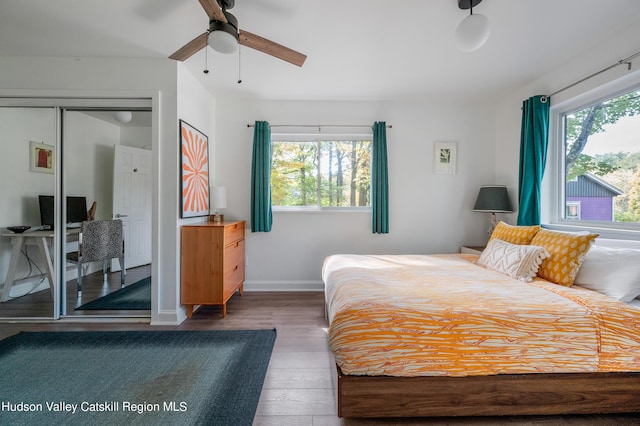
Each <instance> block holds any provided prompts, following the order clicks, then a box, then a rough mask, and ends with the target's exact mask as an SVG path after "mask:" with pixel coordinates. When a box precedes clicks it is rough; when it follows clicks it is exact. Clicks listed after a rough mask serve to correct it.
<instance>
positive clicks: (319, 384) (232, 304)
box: [0, 292, 640, 426]
mask: <svg viewBox="0 0 640 426" xmlns="http://www.w3.org/2000/svg"><path fill="white" fill-rule="evenodd" d="M326 327H327V323H326V321H325V318H324V297H323V294H322V293H256V292H245V294H244V296H242V297H240V296H238V295H235V296H233V297H232V298H231V300H230V301H229V304H228V306H227V317H226V318H221V316H220V308H218V307H203V308H201V309H200V310H198V311H196V312H195V313H194V315H193V318H191V319H188V320H186V321H185V322H183V323H182V324H180V325H178V326H174V327H169V326H162V327H160V326H150V325H148V324H144V323H106V322H97V323H79V322H77V321H73V322H69V321H66V322H65V321H57V322H54V323H37V324H36V323H5V324H0V338H4V337H6V336H9V335H12V334H15V333H18V332H20V331H71V330H114V329H116V330H162V329H178V330H187V329H193V330H207V329H265V328H276V330H277V332H278V337H277V339H276V344H275V347H274V351H273V354H272V357H271V362H270V364H269V369H268V371H267V378H266V381H265V384H264V387H263V390H262V395H261V398H260V403H259V405H258V410H257V415H256V418H255V422H254V425H259V426H263V425H277V426H287V425H295V426H331V425H358V426H360V425H367V426H369V425H531V426H534V425H544V426H547V425H635V424H640V416H636V415H611V416H604V415H597V416H546V417H506V418H495V417H491V418H430V419H400V420H397V419H396V420H371V419H367V420H358V419H339V418H338V417H337V416H336V415H335V413H336V401H335V391H334V381H335V367H334V364H333V359H332V357H331V354H330V352H329V348H328V345H327V332H326Z"/></svg>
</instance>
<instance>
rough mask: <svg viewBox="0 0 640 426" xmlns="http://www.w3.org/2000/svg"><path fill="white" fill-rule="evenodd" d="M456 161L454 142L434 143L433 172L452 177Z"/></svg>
mask: <svg viewBox="0 0 640 426" xmlns="http://www.w3.org/2000/svg"><path fill="white" fill-rule="evenodd" d="M457 161H458V144H457V143H456V142H435V143H434V144H433V172H434V173H440V174H448V175H454V174H455V173H456V163H457Z"/></svg>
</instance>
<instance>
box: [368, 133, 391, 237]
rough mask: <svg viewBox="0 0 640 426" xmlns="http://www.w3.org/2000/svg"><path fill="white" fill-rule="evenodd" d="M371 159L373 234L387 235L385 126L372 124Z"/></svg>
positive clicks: (387, 198) (387, 184) (387, 203)
mask: <svg viewBox="0 0 640 426" xmlns="http://www.w3.org/2000/svg"><path fill="white" fill-rule="evenodd" d="M372 151H373V152H372V159H371V211H372V229H373V233H374V234H388V233H389V172H388V169H387V124H386V122H384V121H376V122H375V123H374V124H373V150H372Z"/></svg>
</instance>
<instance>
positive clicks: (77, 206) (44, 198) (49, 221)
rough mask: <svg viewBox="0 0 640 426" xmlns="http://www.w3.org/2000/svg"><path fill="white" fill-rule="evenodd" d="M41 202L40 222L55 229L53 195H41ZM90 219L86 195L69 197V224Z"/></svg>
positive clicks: (67, 220) (39, 198)
mask: <svg viewBox="0 0 640 426" xmlns="http://www.w3.org/2000/svg"><path fill="white" fill-rule="evenodd" d="M38 201H39V203H40V223H41V224H42V225H43V226H47V227H48V229H53V224H54V211H55V206H54V199H53V195H39V196H38ZM87 219H88V216H87V198H86V197H71V196H70V197H67V218H66V221H65V222H66V223H67V224H74V223H82V222H84V221H85V220H87Z"/></svg>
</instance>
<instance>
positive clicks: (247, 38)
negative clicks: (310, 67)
mask: <svg viewBox="0 0 640 426" xmlns="http://www.w3.org/2000/svg"><path fill="white" fill-rule="evenodd" d="M198 1H199V2H200V4H201V5H202V8H203V9H204V11H205V12H206V13H207V16H209V29H208V30H207V31H205V32H204V33H202V34H200V35H199V36H198V37H196V38H194V39H193V40H191V41H190V42H189V43H187V44H185V45H184V46H182V47H181V48H180V49H178V50H177V51H176V52H175V53H173V54H172V55H171V56H169V58H170V59H175V60H177V61H184V60H186V59H188V58H189V57H191V55H193V54H195V53H196V52H197V51H199V50H200V49H202V48H204V47H206V46H207V45H209V46H211V47H212V48H213V49H214V50H216V51H218V52H221V53H233V52H235V51H237V49H238V44H241V45H243V46H247V47H250V48H252V49H255V50H259V51H260V52H263V53H266V54H267V55H271V56H274V57H276V58H279V59H282V60H283V61H287V62H290V63H292V64H294V65H297V66H299V67H301V66H302V64H304V61H305V60H306V59H307V55H303V54H302V53H300V52H296V51H295V50H292V49H289V48H288V47H285V46H283V45H281V44H278V43H276V42H273V41H271V40H267V39H266V38H263V37H260V36H258V35H255V34H252V33H250V32H248V31H244V30H241V29H239V28H238V20H237V19H236V17H235V16H233V15H232V14H231V13H229V12H227V10H228V9H232V8H233V6H234V5H235V0H217V1H216V0H198Z"/></svg>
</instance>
